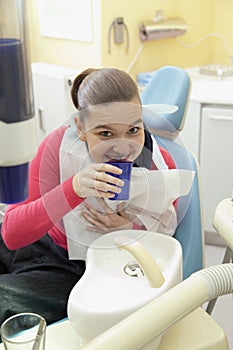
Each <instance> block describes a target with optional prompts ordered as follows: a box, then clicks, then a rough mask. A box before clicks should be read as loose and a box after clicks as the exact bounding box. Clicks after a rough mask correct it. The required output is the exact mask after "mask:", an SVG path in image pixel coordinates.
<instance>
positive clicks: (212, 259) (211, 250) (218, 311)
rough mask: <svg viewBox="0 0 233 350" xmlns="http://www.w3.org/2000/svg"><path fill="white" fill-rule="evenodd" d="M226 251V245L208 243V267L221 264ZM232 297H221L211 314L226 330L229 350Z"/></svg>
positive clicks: (232, 341) (232, 339)
mask: <svg viewBox="0 0 233 350" xmlns="http://www.w3.org/2000/svg"><path fill="white" fill-rule="evenodd" d="M224 252H225V248H224V247H217V246H213V245H206V247H205V258H206V267H208V266H212V265H218V264H221V262H222V259H223V256H224ZM232 297H233V296H232V295H224V296H221V297H219V298H218V300H217V302H216V304H215V307H214V309H213V312H212V315H211V316H212V317H213V319H214V320H215V321H216V322H217V323H218V324H219V325H220V326H221V327H222V329H223V330H224V331H225V333H226V335H227V338H228V342H229V350H233V298H232Z"/></svg>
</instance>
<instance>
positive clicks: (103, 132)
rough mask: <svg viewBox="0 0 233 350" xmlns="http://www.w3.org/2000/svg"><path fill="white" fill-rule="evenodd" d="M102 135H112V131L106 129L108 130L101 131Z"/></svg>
mask: <svg viewBox="0 0 233 350" xmlns="http://www.w3.org/2000/svg"><path fill="white" fill-rule="evenodd" d="M100 135H101V136H104V137H110V136H112V133H111V132H110V131H107V130H106V131H101V133H100Z"/></svg>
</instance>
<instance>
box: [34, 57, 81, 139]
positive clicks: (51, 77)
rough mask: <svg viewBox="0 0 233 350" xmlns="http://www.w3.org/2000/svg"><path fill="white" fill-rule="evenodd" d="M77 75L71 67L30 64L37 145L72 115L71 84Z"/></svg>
mask: <svg viewBox="0 0 233 350" xmlns="http://www.w3.org/2000/svg"><path fill="white" fill-rule="evenodd" d="M78 73H79V71H76V70H74V69H73V68H70V67H63V66H58V65H53V64H49V63H44V62H35V63H32V79H33V90H34V101H35V115H36V121H37V138H38V144H39V143H40V142H41V141H42V140H43V139H44V138H45V136H47V135H48V134H49V133H50V132H51V131H52V130H54V129H55V128H57V127H59V126H60V125H62V124H63V123H65V122H66V121H67V120H68V118H70V115H71V114H72V113H74V112H75V108H74V106H73V104H72V100H71V95H70V88H71V86H70V85H71V83H72V81H73V79H74V77H75V76H76V75H77V74H78Z"/></svg>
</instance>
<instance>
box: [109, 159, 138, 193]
mask: <svg viewBox="0 0 233 350" xmlns="http://www.w3.org/2000/svg"><path fill="white" fill-rule="evenodd" d="M107 164H111V165H113V166H116V167H118V168H120V169H121V170H122V173H121V174H113V173H109V172H108V174H110V175H112V176H114V177H117V178H118V179H121V180H123V181H124V186H123V187H121V193H115V196H114V197H112V198H108V199H109V200H127V199H129V192H130V178H131V170H132V166H133V163H132V162H107Z"/></svg>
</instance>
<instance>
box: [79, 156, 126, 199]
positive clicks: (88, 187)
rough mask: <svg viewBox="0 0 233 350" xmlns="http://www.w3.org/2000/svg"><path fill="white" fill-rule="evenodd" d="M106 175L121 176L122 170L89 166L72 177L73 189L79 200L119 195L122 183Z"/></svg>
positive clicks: (112, 167) (111, 166)
mask: <svg viewBox="0 0 233 350" xmlns="http://www.w3.org/2000/svg"><path fill="white" fill-rule="evenodd" d="M107 172H108V173H113V174H118V175H119V174H121V173H122V170H121V169H120V168H118V167H115V166H113V165H110V164H104V163H103V164H91V165H88V166H87V167H86V168H84V169H83V170H81V171H80V172H79V173H77V174H76V175H75V176H74V177H73V182H72V184H73V189H74V191H75V193H77V195H78V196H79V197H81V198H85V197H90V196H93V197H102V198H112V197H114V195H115V193H120V192H121V188H119V187H118V186H120V187H122V186H124V181H123V180H120V179H118V178H116V177H114V176H111V175H110V174H107Z"/></svg>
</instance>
